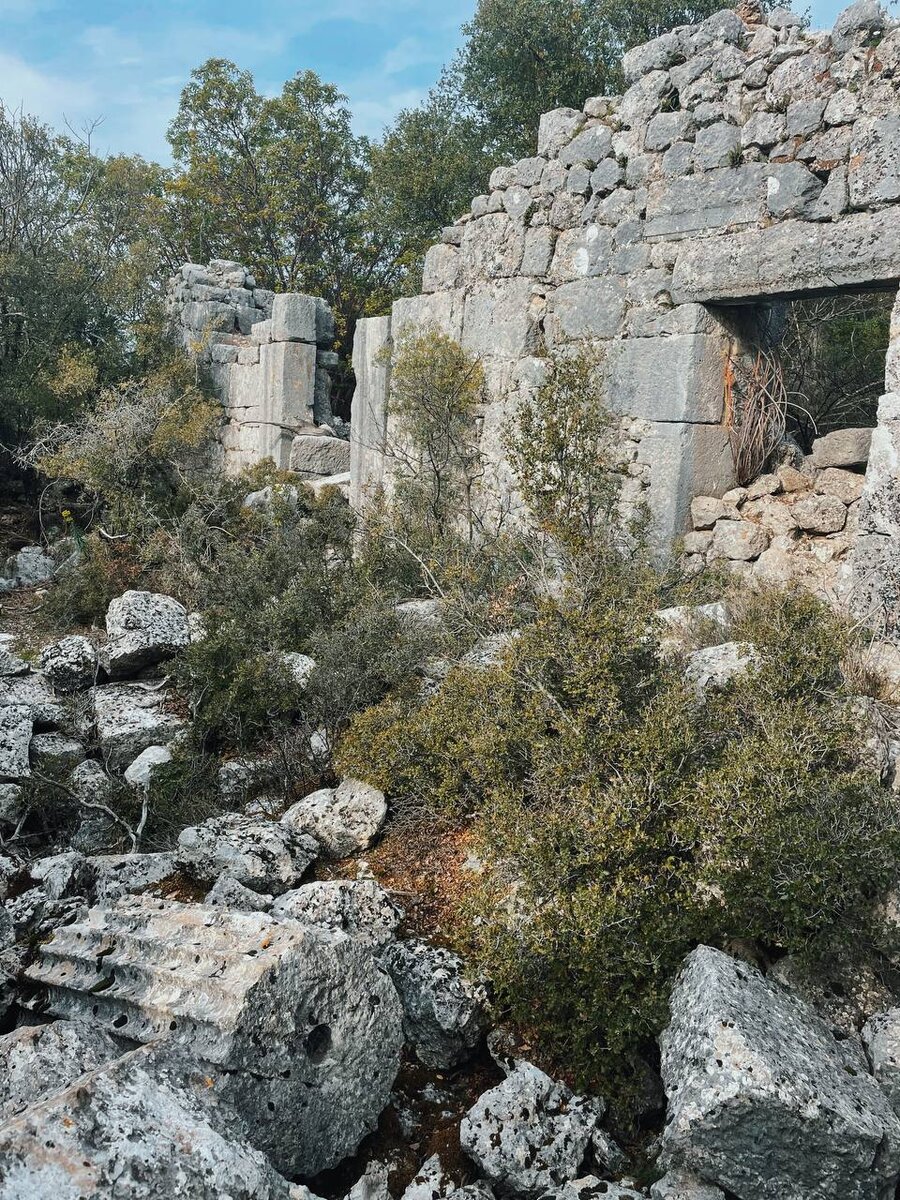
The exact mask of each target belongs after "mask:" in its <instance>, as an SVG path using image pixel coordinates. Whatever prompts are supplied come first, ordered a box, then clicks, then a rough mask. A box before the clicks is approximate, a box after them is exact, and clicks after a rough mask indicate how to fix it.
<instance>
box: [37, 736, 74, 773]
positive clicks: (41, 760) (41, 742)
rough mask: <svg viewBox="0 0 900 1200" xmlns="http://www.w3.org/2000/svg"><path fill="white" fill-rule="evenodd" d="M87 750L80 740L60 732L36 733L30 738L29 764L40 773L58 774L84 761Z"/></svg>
mask: <svg viewBox="0 0 900 1200" xmlns="http://www.w3.org/2000/svg"><path fill="white" fill-rule="evenodd" d="M86 753H87V751H86V750H85V748H84V746H82V744H81V742H76V741H75V739H74V738H70V737H66V736H65V734H62V733H36V734H35V735H34V737H33V738H32V739H31V744H30V746H29V755H30V758H31V765H32V767H33V768H34V770H35V771H39V772H40V773H41V774H51V775H59V774H60V773H63V772H66V771H71V770H72V769H73V768H74V767H77V766H78V764H79V763H80V762H83V761H84V758H85V755H86Z"/></svg>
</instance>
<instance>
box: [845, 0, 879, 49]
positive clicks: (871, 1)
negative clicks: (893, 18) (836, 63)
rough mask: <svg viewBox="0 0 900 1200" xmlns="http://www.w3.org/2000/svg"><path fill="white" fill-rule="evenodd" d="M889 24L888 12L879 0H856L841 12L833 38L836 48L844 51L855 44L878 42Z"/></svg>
mask: <svg viewBox="0 0 900 1200" xmlns="http://www.w3.org/2000/svg"><path fill="white" fill-rule="evenodd" d="M887 24H888V17H887V13H886V12H885V10H884V8H883V7H882V5H881V4H880V3H878V0H856V3H855V4H851V5H850V6H849V8H845V9H844V10H843V12H842V13H840V14H839V16H838V18H837V20H836V21H835V23H834V30H833V32H832V35H831V40H832V43H833V45H834V48H835V50H837V51H838V52H839V53H843V52H844V51H846V50H849V49H850V48H851V47H853V46H857V45H865V44H870V43H871V42H872V41H873V40H874V41H875V42H877V41H878V39H879V38H880V37H881V35H882V34H883V33H884V31H885V28H886V27H887Z"/></svg>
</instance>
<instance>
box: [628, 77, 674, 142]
mask: <svg viewBox="0 0 900 1200" xmlns="http://www.w3.org/2000/svg"><path fill="white" fill-rule="evenodd" d="M672 95H673V89H672V81H671V79H670V78H669V73H668V71H649V72H648V73H647V74H646V75H643V76H642V77H641V78H640V79H638V80H637V81H636V82H635V83H633V84H632V85H631V87H630V88H629V89H628V91H627V92H626V93H625V94H624V96H622V98H621V100H620V101H619V106H618V111H617V113H616V118H617V122H618V123H619V124H620V125H621V126H622V127H623V128H625V129H638V128H639V127H640V126H642V125H644V124H646V122H648V121H649V120H650V118H651V117H653V116H655V114H656V113H658V112H659V111H660V109H661V108H663V106H664V101H665V100H667V99H669V98H671V96H672Z"/></svg>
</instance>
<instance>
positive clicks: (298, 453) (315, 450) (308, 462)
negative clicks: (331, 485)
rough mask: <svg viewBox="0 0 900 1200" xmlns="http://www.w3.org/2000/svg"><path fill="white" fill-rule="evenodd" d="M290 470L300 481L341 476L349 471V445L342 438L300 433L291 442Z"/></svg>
mask: <svg viewBox="0 0 900 1200" xmlns="http://www.w3.org/2000/svg"><path fill="white" fill-rule="evenodd" d="M290 469H291V470H292V471H294V472H295V473H296V474H297V475H299V476H300V477H301V478H302V479H316V478H318V477H319V476H322V475H343V474H344V473H345V472H346V471H349V470H350V443H349V442H345V441H344V439H343V438H338V437H322V436H320V435H318V434H303V433H300V434H298V435H297V436H296V437H295V438H294V440H293V442H291V458H290Z"/></svg>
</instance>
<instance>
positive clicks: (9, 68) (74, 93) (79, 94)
mask: <svg viewBox="0 0 900 1200" xmlns="http://www.w3.org/2000/svg"><path fill="white" fill-rule="evenodd" d="M0 95H2V98H3V102H4V104H6V105H7V107H9V108H18V107H20V106H21V107H22V108H23V109H24V110H25V112H27V113H32V114H33V115H35V116H37V117H40V118H41V120H43V121H47V122H48V123H50V124H52V125H57V126H61V125H63V123H64V122H65V121H69V122H70V123H72V124H76V125H77V124H79V123H80V122H82V121H85V120H88V119H90V118H91V117H92V116H93V115H94V114H93V112H92V109H93V107H94V106H95V105H96V102H97V96H96V92H95V91H94V89H93V87H92V86H91V85H90V84H87V83H84V82H80V81H77V80H72V79H62V78H61V77H60V76H58V75H54V74H51V73H49V72H44V71H40V70H38V69H37V68H36V67H32V66H30V65H29V64H28V63H27V62H25V60H24V59H22V58H18V57H17V56H16V55H14V54H6V53H4V52H3V51H0Z"/></svg>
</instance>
